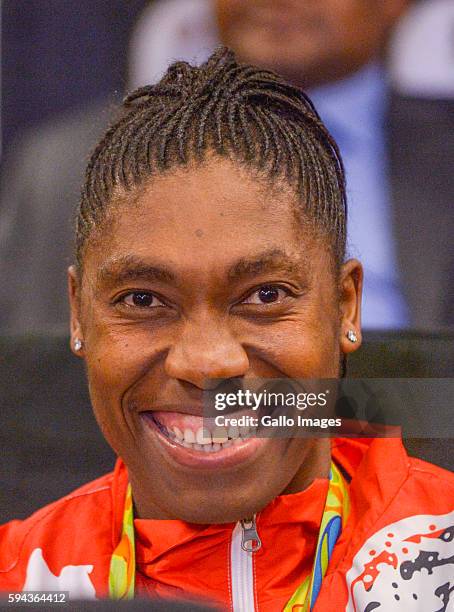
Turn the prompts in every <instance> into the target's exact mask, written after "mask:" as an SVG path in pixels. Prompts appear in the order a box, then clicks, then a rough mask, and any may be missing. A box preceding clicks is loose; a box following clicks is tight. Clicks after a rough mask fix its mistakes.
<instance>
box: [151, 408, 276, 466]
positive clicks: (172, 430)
mask: <svg viewBox="0 0 454 612" xmlns="http://www.w3.org/2000/svg"><path fill="white" fill-rule="evenodd" d="M139 417H140V420H141V421H142V423H143V424H144V428H143V433H144V436H145V437H146V438H148V437H149V436H151V442H152V443H153V444H154V443H157V444H158V445H159V446H160V450H161V451H162V452H163V453H164V454H166V455H167V456H168V458H169V459H170V460H172V461H175V462H177V463H179V464H181V465H185V466H188V467H193V468H201V469H204V468H205V469H216V470H217V469H220V468H228V467H234V466H236V465H238V464H240V463H243V462H245V461H247V460H249V459H251V458H253V457H254V456H255V455H256V454H257V453H258V452H259V451H260V450H261V449H262V448H263V447H264V446H266V444H267V443H269V440H268V439H266V438H258V437H256V430H255V429H254V428H251V427H248V426H246V427H241V428H240V427H230V428H229V429H227V428H223V427H217V426H216V425H215V424H214V421H213V420H211V422H209V421H208V419H207V418H204V417H202V416H199V415H193V414H187V413H181V412H170V411H144V412H141V413H140V415H139Z"/></svg>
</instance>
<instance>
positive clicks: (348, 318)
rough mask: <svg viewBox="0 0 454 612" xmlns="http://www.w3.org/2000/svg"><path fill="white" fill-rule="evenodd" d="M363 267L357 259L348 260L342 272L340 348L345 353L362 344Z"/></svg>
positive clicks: (340, 287)
mask: <svg viewBox="0 0 454 612" xmlns="http://www.w3.org/2000/svg"><path fill="white" fill-rule="evenodd" d="M362 289H363V267H362V265H361V263H360V262H359V261H358V260H357V259H349V260H348V261H346V262H345V263H344V264H343V266H342V268H341V274H340V282H339V290H340V315H341V321H340V325H341V329H340V348H341V351H342V352H343V353H344V354H347V353H353V352H354V351H356V350H357V349H358V348H359V347H360V346H361V296H362Z"/></svg>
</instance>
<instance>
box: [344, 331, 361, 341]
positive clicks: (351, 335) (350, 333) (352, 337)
mask: <svg viewBox="0 0 454 612" xmlns="http://www.w3.org/2000/svg"><path fill="white" fill-rule="evenodd" d="M346 336H347V338H348V339H349V340H350V342H353V343H355V342H358V336H357V335H356V334H355V332H354V331H353V330H352V329H349V330H348V332H347V333H346Z"/></svg>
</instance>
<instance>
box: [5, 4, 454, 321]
mask: <svg viewBox="0 0 454 612" xmlns="http://www.w3.org/2000/svg"><path fill="white" fill-rule="evenodd" d="M410 4H413V3H412V2H410V0H385V1H384V2H381V3H370V2H365V1H364V0H340V1H339V0H323V1H320V0H317V1H315V0H314V1H308V2H304V3H301V2H299V1H297V0H273V1H271V0H256V1H251V2H247V3H245V2H241V1H240V0H185V1H182V0H161V2H155V3H151V4H150V6H149V7H148V8H147V9H146V10H145V11H144V13H143V15H142V18H141V19H140V21H139V23H138V25H137V27H136V30H135V32H134V35H133V37H132V44H131V52H130V66H131V71H130V85H131V86H133V87H136V86H139V85H141V84H143V83H145V82H150V81H152V80H156V79H157V78H159V76H160V75H161V74H162V72H164V70H165V69H166V66H167V64H168V63H169V61H170V60H173V59H177V58H182V59H189V60H198V61H202V60H204V59H206V57H207V56H208V55H209V53H210V52H211V51H212V49H213V48H214V46H215V45H216V44H217V42H218V41H219V40H221V41H222V42H223V43H225V44H227V45H229V46H231V47H232V48H234V49H235V50H236V52H237V54H238V56H239V57H240V58H241V59H242V60H244V61H247V62H251V63H254V64H257V65H261V66H264V67H266V68H271V69H274V70H277V71H279V72H281V73H283V74H284V75H285V76H286V77H287V78H288V79H290V80H291V81H293V82H294V83H296V84H298V85H301V86H303V87H304V88H305V89H306V90H307V91H308V93H309V95H310V96H311V98H312V99H313V100H314V103H315V105H316V107H317V109H318V111H319V113H320V115H321V116H322V119H323V120H324V122H325V123H326V124H327V126H328V128H329V129H330V131H331V132H332V134H333V136H334V137H335V139H336V140H337V142H338V143H339V146H340V149H341V152H342V155H343V159H344V163H345V166H346V172H347V180H348V197H349V205H350V208H349V212H350V218H349V226H348V233H349V248H350V253H351V254H352V255H355V256H356V255H357V256H359V257H361V258H362V260H363V262H364V266H365V288H364V310H363V324H364V326H365V327H366V328H374V327H375V328H403V327H408V326H412V327H419V328H435V327H441V326H445V325H449V324H453V323H454V316H453V314H452V303H453V301H454V296H453V293H454V256H453V255H452V252H451V251H452V249H451V246H450V245H451V236H452V235H453V232H454V227H453V224H454V220H453V215H452V214H451V210H450V209H451V206H450V205H451V201H452V197H453V196H452V194H453V193H454V178H453V173H452V172H451V167H452V162H453V160H454V129H453V128H454V113H453V110H454V103H453V102H452V100H447V99H444V100H431V99H427V97H426V99H420V98H419V97H418V98H417V97H408V96H405V95H402V93H396V92H395V91H394V89H395V88H394V87H393V86H391V85H390V83H389V81H388V78H387V70H386V68H385V64H386V62H385V61H384V60H385V51H386V48H387V46H388V44H389V40H390V37H391V34H392V31H393V29H394V27H395V26H396V24H397V23H398V20H399V18H400V17H401V16H402V15H403V14H404V13H405V12H406V11H407V10H408V9H409V7H410ZM107 122H108V113H107V112H106V111H105V109H104V110H102V109H101V107H95V108H92V109H90V110H88V111H84V112H82V113H76V114H73V115H72V116H71V117H64V118H63V119H62V120H61V121H59V122H57V123H55V124H54V125H51V126H46V127H44V128H43V129H42V130H35V131H34V132H32V133H31V134H30V135H29V136H28V137H27V138H26V139H25V140H24V142H23V143H22V145H20V146H19V147H18V148H17V150H16V155H15V156H14V158H13V160H12V161H11V162H10V164H9V166H8V167H7V168H6V170H5V172H4V180H3V191H2V202H1V219H0V244H1V245H2V247H0V248H2V252H1V253H0V275H1V277H2V279H4V280H3V282H2V293H1V295H0V305H1V310H2V327H3V329H6V330H8V331H10V332H11V331H17V332H24V331H42V330H44V329H47V328H48V327H49V326H55V325H57V326H58V325H59V324H61V325H62V326H66V323H65V321H66V316H67V301H66V296H65V291H64V274H65V267H66V265H67V262H68V257H69V253H70V250H71V239H70V236H71V211H72V208H73V204H74V203H75V202H76V200H77V195H78V194H77V189H78V184H79V182H80V176H81V172H82V164H81V160H83V159H85V158H86V156H87V152H88V149H89V148H90V145H91V144H92V143H94V142H95V141H96V138H97V136H98V134H99V131H100V130H101V129H102V128H103V127H104V126H105V124H106V123H107ZM37 159H38V163H37V162H36V160H37ZM56 228H57V229H56ZM421 244H424V245H425V249H424V252H421V246H420V245H421ZM38 270H39V271H40V272H39V273H38ZM41 270H46V271H47V274H46V276H47V280H46V283H42V282H39V283H38V280H39V281H41V280H42V278H41V276H42V273H41ZM18 296H20V299H18ZM56 296H59V298H58V299H56Z"/></svg>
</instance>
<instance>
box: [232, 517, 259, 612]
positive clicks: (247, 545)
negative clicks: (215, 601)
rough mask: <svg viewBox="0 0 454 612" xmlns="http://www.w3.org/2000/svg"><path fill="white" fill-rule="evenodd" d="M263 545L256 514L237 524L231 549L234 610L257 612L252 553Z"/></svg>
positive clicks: (235, 611)
mask: <svg viewBox="0 0 454 612" xmlns="http://www.w3.org/2000/svg"><path fill="white" fill-rule="evenodd" d="M261 546H262V542H261V540H260V538H259V534H258V533H257V525H256V516H255V515H254V516H253V517H252V518H251V519H244V520H242V521H240V522H239V523H237V524H236V525H235V528H234V530H233V534H232V543H231V550H230V567H231V578H230V580H231V587H232V607H233V612H255V605H254V600H255V597H254V566H253V557H252V555H253V554H254V553H255V552H257V551H258V550H259V549H260V548H261Z"/></svg>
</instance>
